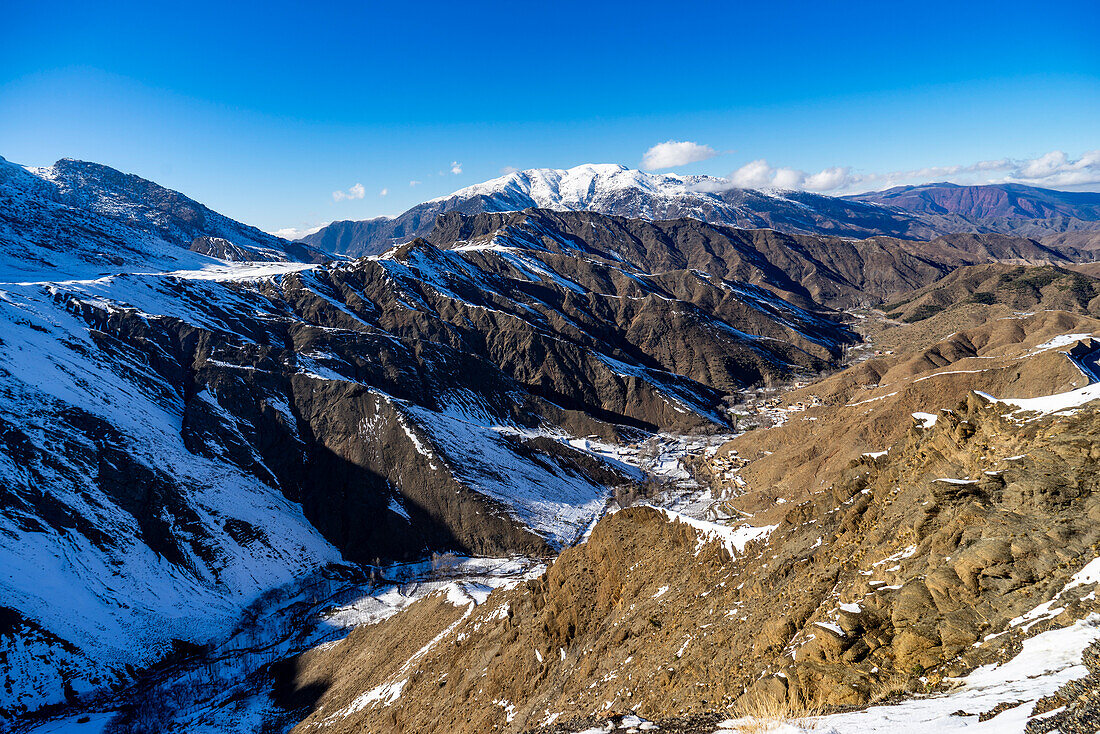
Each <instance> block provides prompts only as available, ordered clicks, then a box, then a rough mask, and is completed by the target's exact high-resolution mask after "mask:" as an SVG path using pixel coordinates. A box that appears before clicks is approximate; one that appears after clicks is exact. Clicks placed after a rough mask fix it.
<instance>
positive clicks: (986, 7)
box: [0, 1, 1100, 234]
mask: <svg viewBox="0 0 1100 734" xmlns="http://www.w3.org/2000/svg"><path fill="white" fill-rule="evenodd" d="M7 15H8V17H7V19H6V22H5V23H4V25H3V27H2V28H0V141H2V145H0V155H3V156H4V157H5V158H7V159H8V160H12V161H15V162H18V163H22V164H26V165H49V164H50V163H52V162H53V161H55V160H56V159H58V158H62V157H73V158H80V159H84V160H91V161H96V162H100V163H104V164H106V165H109V166H112V167H114V168H118V169H120V170H123V171H127V172H133V173H137V174H138V175H141V176H144V177H146V178H149V179H152V180H155V181H157V182H158V183H161V184H163V185H165V186H168V187H170V188H173V189H176V190H180V191H183V192H184V193H186V194H187V195H189V196H191V197H193V198H195V199H198V200H200V201H202V202H204V203H205V204H207V205H209V206H211V207H212V208H214V209H215V210H218V211H221V212H224V213H226V214H227V215H229V216H232V217H234V218H236V219H239V220H241V221H245V222H248V223H250V224H254V225H256V226H259V227H261V228H263V229H266V230H268V231H281V232H283V233H286V234H293V233H295V232H301V231H305V230H308V229H310V228H314V227H317V226H318V225H321V224H323V223H325V222H328V221H333V220H338V219H367V218H371V217H374V216H379V215H393V214H397V213H400V212H401V211H403V210H405V209H407V208H408V207H410V206H412V205H414V204H416V203H418V202H421V201H424V200H426V199H430V198H434V197H437V196H442V195H446V194H448V193H450V192H452V191H454V190H457V189H460V188H462V187H465V186H469V185H471V184H475V183H478V182H481V181H484V180H487V179H491V178H494V177H496V176H499V175H501V174H502V173H506V172H508V171H511V170H516V169H525V168H568V167H572V166H575V165H579V164H583V163H603V162H614V163H620V164H623V165H626V166H629V167H632V168H640V169H643V170H650V171H654V172H670V173H678V174H707V175H712V176H720V177H723V178H726V179H727V180H729V181H730V182H731V184H734V185H740V186H746V187H754V188H768V187H779V188H805V189H809V190H814V191H820V192H823V193H829V194H844V193H853V192H858V191H867V190H874V189H882V188H887V187H889V186H893V185H897V184H903V183H921V182H929V181H954V182H959V183H985V182H1000V181H1017V182H1021V183H1027V184H1031V185H1036V186H1045V187H1048V188H1058V189H1066V190H1091V191H1096V190H1100V134H1098V128H1097V125H1096V120H1098V119H1100V45H1098V44H1096V42H1095V38H1094V36H1093V34H1094V29H1095V28H1096V27H1098V26H1100V10H1098V8H1097V6H1096V5H1095V4H1094V3H1091V2H1073V1H1069V2H1057V3H1055V4H1054V5H1053V6H1051V7H1049V8H1048V9H1047V10H1046V11H1044V12H1043V13H1035V12H1034V6H1033V4H1027V3H1023V2H1008V3H997V4H993V3H990V2H979V3H972V4H967V5H965V6H960V5H958V4H955V3H953V4H947V3H945V2H932V3H928V4H925V5H923V6H921V8H920V12H919V13H918V12H916V11H907V12H906V13H905V14H884V13H883V12H882V9H881V6H878V5H872V4H870V3H862V2H860V3H849V4H846V5H845V6H844V8H843V9H838V8H836V7H828V6H826V5H824V4H811V3H802V2H786V3H782V4H781V5H779V6H777V5H775V4H772V5H764V4H752V5H750V4H741V5H725V6H720V7H719V6H714V7H712V6H709V5H705V4H689V5H682V6H678V9H677V13H676V14H675V15H670V14H669V13H668V11H667V9H665V7H664V6H663V5H662V4H660V3H641V4H638V3H630V4H627V3H603V4H600V5H599V6H593V5H591V4H583V5H582V4H580V3H575V2H567V3H561V4H557V5H556V6H555V7H554V8H553V9H552V10H551V11H547V10H545V9H542V8H529V7H519V6H515V5H512V4H507V3H491V2H483V3H479V4H477V5H475V6H470V5H464V6H454V5H452V4H444V3H427V4H421V5H419V6H417V7H416V8H415V9H412V8H394V7H389V6H372V5H367V4H363V5H357V6H354V7H351V6H349V7H344V8H341V9H339V10H338V11H332V10H328V9H319V8H312V9H309V8H304V7H302V6H300V5H298V4H295V3H288V2H281V3H280V2H277V3H269V4H265V5H263V6H260V5H240V6H235V7H226V6H225V5H224V4H214V3H208V2H199V3H193V4H189V5H188V6H186V7H182V6H176V7H153V6H151V5H149V4H141V3H133V2H122V3H117V4H115V5H113V6H112V11H111V12H110V13H107V12H104V11H103V10H102V9H101V8H93V7H88V6H86V5H82V4H77V3H71V2H62V3H58V4H53V5H50V6H48V7H47V6H41V5H35V4H30V3H24V4H20V5H19V6H13V7H12V8H10V9H9V12H8V14H7ZM976 29H980V32H976Z"/></svg>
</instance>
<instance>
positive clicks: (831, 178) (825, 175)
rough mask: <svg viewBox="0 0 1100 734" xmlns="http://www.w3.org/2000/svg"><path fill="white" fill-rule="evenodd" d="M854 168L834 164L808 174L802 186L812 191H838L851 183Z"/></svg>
mask: <svg viewBox="0 0 1100 734" xmlns="http://www.w3.org/2000/svg"><path fill="white" fill-rule="evenodd" d="M851 180H852V169H851V168H848V167H847V166H844V167H840V166H834V167H832V168H826V169H825V170H824V171H819V172H818V173H815V174H813V175H812V176H807V177H806V179H805V180H804V181H803V182H802V187H803V188H806V189H809V190H810V191H836V190H837V189H842V188H844V187H845V186H847V185H848V184H849V183H851Z"/></svg>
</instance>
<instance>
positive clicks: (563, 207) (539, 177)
mask: <svg viewBox="0 0 1100 734" xmlns="http://www.w3.org/2000/svg"><path fill="white" fill-rule="evenodd" d="M530 207H538V208H544V209H556V210H559V211H580V210H586V211H594V212H599V213H601V214H613V215H617V216H623V217H629V218H634V219H649V220H668V219H682V218H690V219H698V220H701V221H704V222H708V223H711V224H723V225H729V226H734V227H742V228H751V229H775V230H778V231H781V232H789V233H798V234H828V235H837V236H840V237H856V238H863V237H870V236H874V235H887V236H892V237H901V238H906V239H932V238H934V237H937V236H939V235H944V234H953V233H958V232H976V233H986V232H1001V233H1010V234H1018V235H1022V236H1027V237H1040V236H1044V235H1052V234H1056V233H1064V232H1090V233H1091V232H1100V194H1095V193H1069V192H1062V191H1050V190H1047V189H1037V188H1033V187H1029V186H1021V185H1016V184H1006V185H990V186H956V185H954V184H928V185H924V186H912V187H898V188H894V189H890V190H888V191H883V192H878V193H873V194H861V195H858V196H848V197H835V196H825V195H823V194H815V193H811V192H807V191H758V190H755V189H743V188H735V187H731V186H730V185H729V183H728V182H727V181H725V180H723V179H719V178H713V177H710V176H678V175H675V174H653V173H645V172H643V171H637V170H632V169H629V168H626V167H625V166H620V165H612V164H603V165H591V164H590V165H583V166H577V167H575V168H570V169H567V170H557V169H548V168H540V169H532V170H527V171H517V172H515V173H510V174H508V175H506V176H501V177H500V178H496V179H493V180H491V181H486V182H485V183H481V184H476V185H474V186H469V187H467V188H464V189H460V190H459V191H456V192H455V193H453V194H451V195H450V196H447V197H442V198H439V199H433V200H431V201H426V202H424V203H423V204H418V205H417V206H414V207H413V208H411V209H409V210H408V211H406V212H405V213H404V214H401V215H400V216H398V217H394V218H376V219H371V220H366V221H341V222H333V223H332V224H330V225H328V226H327V227H325V228H323V229H321V230H320V231H318V232H316V233H314V234H311V235H309V236H307V237H305V238H303V239H302V242H305V243H307V244H309V245H311V246H313V247H317V248H319V249H322V250H325V251H327V252H333V253H339V254H342V255H349V256H352V257H358V256H361V255H368V254H378V253H381V252H384V251H386V250H387V249H389V248H390V247H392V246H393V245H395V244H400V243H402V242H407V241H409V240H411V239H412V238H414V237H418V236H424V235H425V234H427V233H428V232H429V231H430V230H431V228H432V226H433V224H434V223H435V218H436V217H437V216H438V215H439V214H442V213H444V212H451V211H455V212H458V213H460V214H478V213H483V212H505V211H520V210H523V209H527V208H530ZM1075 244H1078V245H1079V246H1086V247H1091V246H1095V244H1096V241H1095V239H1094V238H1090V239H1087V240H1085V241H1084V242H1082V241H1081V240H1075Z"/></svg>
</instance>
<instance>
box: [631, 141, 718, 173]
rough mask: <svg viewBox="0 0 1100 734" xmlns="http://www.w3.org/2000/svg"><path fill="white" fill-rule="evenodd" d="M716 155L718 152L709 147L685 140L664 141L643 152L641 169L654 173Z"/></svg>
mask: <svg viewBox="0 0 1100 734" xmlns="http://www.w3.org/2000/svg"><path fill="white" fill-rule="evenodd" d="M716 155H718V151H716V150H715V149H714V148H712V147H710V146H709V145H700V144H699V143H692V142H689V141H686V140H666V141H665V142H663V143H658V144H657V145H654V146H653V147H652V148H650V149H649V150H647V151H646V152H645V155H643V156H642V168H644V169H646V170H647V171H656V170H658V169H661V168H673V167H674V166H686V165H687V164H688V163H697V162H699V161H705V160H707V159H708V158H713V157H714V156H716Z"/></svg>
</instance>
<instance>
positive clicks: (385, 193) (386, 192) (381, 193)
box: [378, 189, 390, 196]
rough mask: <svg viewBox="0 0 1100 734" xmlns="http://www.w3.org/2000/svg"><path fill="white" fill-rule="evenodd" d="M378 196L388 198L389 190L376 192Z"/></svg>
mask: <svg viewBox="0 0 1100 734" xmlns="http://www.w3.org/2000/svg"><path fill="white" fill-rule="evenodd" d="M378 195H379V196H389V195H390V190H389V189H382V190H381V191H379V192H378Z"/></svg>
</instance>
